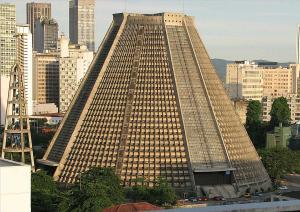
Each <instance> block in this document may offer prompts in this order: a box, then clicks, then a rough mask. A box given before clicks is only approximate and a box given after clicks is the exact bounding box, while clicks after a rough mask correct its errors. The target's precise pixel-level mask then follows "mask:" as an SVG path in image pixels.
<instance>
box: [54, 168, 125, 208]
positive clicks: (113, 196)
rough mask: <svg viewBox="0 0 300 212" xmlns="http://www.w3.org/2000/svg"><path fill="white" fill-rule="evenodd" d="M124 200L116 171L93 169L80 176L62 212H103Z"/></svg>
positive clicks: (63, 204) (62, 204) (63, 205)
mask: <svg viewBox="0 0 300 212" xmlns="http://www.w3.org/2000/svg"><path fill="white" fill-rule="evenodd" d="M124 199H125V195H124V191H123V187H122V186H121V185H120V180H119V178H118V177H117V176H116V175H115V173H114V171H113V170H112V169H106V168H105V169H104V168H93V169H91V170H89V171H87V172H85V173H83V174H81V176H79V182H77V183H76V184H75V186H74V187H73V188H72V189H71V191H69V193H68V199H67V200H65V201H63V202H62V203H61V204H60V210H61V211H74V212H75V211H78V212H79V211H102V209H103V208H106V207H109V206H112V205H114V204H119V203H122V202H124Z"/></svg>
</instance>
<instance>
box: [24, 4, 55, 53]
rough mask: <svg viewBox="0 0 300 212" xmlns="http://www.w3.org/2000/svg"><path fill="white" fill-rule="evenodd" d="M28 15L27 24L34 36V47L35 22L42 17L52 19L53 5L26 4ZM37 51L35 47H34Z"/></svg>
mask: <svg viewBox="0 0 300 212" xmlns="http://www.w3.org/2000/svg"><path fill="white" fill-rule="evenodd" d="M26 13H27V24H29V27H30V31H31V34H32V36H33V37H32V39H33V45H34V40H35V38H34V36H35V35H34V28H35V26H34V24H35V21H36V20H37V19H39V18H41V17H44V18H49V19H50V18H51V4H50V3H35V2H31V3H27V4H26ZM33 47H34V49H35V46H33Z"/></svg>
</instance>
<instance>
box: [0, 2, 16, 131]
mask: <svg viewBox="0 0 300 212" xmlns="http://www.w3.org/2000/svg"><path fill="white" fill-rule="evenodd" d="M0 23H1V27H0V52H1V54H0V61H1V62H0V89H1V90H0V93H1V96H0V106H1V108H0V124H1V125H4V122H5V113H6V105H7V93H8V85H9V73H10V71H11V68H12V67H13V65H14V64H15V62H16V38H15V34H16V7H15V5H13V4H8V3H5V4H0Z"/></svg>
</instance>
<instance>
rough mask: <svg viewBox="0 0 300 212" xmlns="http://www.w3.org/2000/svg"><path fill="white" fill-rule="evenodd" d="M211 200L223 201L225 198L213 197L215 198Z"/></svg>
mask: <svg viewBox="0 0 300 212" xmlns="http://www.w3.org/2000/svg"><path fill="white" fill-rule="evenodd" d="M213 200H215V201H225V198H224V197H223V196H215V197H213Z"/></svg>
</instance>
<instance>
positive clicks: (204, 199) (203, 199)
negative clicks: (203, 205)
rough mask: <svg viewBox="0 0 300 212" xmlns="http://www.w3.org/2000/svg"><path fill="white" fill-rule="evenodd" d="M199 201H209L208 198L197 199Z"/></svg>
mask: <svg viewBox="0 0 300 212" xmlns="http://www.w3.org/2000/svg"><path fill="white" fill-rule="evenodd" d="M197 199H198V201H208V198H207V197H197Z"/></svg>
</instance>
